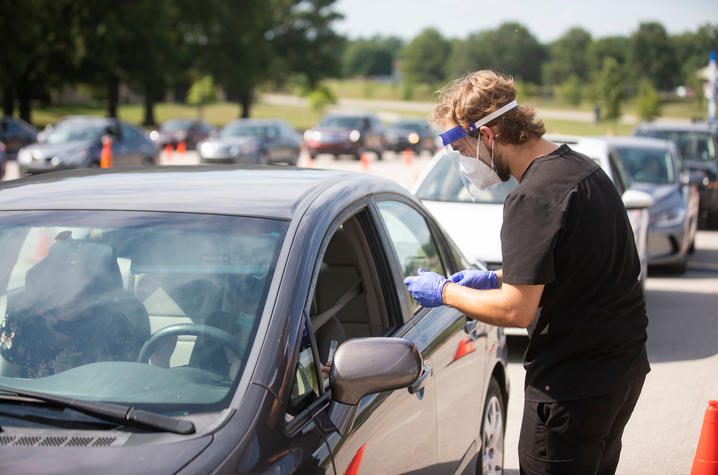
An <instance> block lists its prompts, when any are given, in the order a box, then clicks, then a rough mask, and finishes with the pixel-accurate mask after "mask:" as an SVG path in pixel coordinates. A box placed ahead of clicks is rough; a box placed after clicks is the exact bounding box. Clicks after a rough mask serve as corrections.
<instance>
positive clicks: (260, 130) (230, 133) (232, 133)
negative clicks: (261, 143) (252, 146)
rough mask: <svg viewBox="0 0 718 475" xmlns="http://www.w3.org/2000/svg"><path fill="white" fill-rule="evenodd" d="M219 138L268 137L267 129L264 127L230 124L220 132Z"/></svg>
mask: <svg viewBox="0 0 718 475" xmlns="http://www.w3.org/2000/svg"><path fill="white" fill-rule="evenodd" d="M219 136H220V137H250V138H257V139H262V138H265V137H266V136H267V127H266V126H264V125H246V124H228V125H227V126H225V127H224V128H223V129H222V130H221V131H220V132H219Z"/></svg>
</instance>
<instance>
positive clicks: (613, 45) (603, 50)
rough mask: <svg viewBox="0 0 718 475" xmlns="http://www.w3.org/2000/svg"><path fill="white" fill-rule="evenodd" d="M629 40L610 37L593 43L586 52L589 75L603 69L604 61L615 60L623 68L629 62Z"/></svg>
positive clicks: (621, 37) (622, 37) (620, 37)
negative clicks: (606, 59) (607, 59)
mask: <svg viewBox="0 0 718 475" xmlns="http://www.w3.org/2000/svg"><path fill="white" fill-rule="evenodd" d="M628 45H629V39H628V38H627V37H625V36H608V37H605V38H599V39H597V40H594V41H592V42H591V43H589V45H588V49H587V51H586V65H587V66H588V70H589V75H590V74H598V73H600V72H601V70H602V69H603V60H604V59H605V58H613V59H615V60H616V62H617V63H618V64H619V65H620V66H621V67H623V66H624V65H625V64H626V61H627V57H626V56H627V52H628Z"/></svg>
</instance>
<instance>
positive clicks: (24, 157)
mask: <svg viewBox="0 0 718 475" xmlns="http://www.w3.org/2000/svg"><path fill="white" fill-rule="evenodd" d="M103 139H109V140H111V149H112V166H113V167H126V166H137V165H154V164H155V163H156V161H157V155H158V152H157V147H155V145H154V143H152V141H151V140H150V139H149V137H148V136H147V134H146V133H145V132H144V131H143V130H142V129H139V128H138V127H135V126H133V125H130V124H128V123H127V122H125V121H123V120H119V119H112V118H105V117H93V116H69V117H67V118H65V119H62V120H61V121H59V122H58V123H57V124H54V125H52V126H50V127H48V128H47V129H46V130H45V131H43V132H42V134H41V141H40V143H36V144H32V145H28V146H26V147H23V148H22V149H20V151H19V152H18V156H17V162H18V166H19V168H20V174H21V175H25V174H30V173H43V172H49V171H54V170H67V169H70V168H92V167H99V166H100V158H101V153H102V145H103Z"/></svg>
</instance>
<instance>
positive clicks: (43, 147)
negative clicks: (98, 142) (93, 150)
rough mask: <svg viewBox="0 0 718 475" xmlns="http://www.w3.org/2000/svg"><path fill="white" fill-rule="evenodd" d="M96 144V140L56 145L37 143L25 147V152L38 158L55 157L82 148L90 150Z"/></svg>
mask: <svg viewBox="0 0 718 475" xmlns="http://www.w3.org/2000/svg"><path fill="white" fill-rule="evenodd" d="M94 144H95V141H94V140H75V141H72V142H65V143H56V144H48V143H37V144H32V145H28V146H26V147H23V150H24V151H26V152H29V153H30V154H32V155H33V156H37V157H53V156H55V155H62V154H63V153H65V152H69V151H71V150H77V149H82V148H87V149H89V148H90V147H92V146H93V145H94Z"/></svg>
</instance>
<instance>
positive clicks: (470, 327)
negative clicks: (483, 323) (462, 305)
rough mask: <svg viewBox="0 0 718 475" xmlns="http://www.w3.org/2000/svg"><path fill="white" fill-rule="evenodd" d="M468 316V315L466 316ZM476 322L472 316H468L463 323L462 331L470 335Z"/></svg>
mask: <svg viewBox="0 0 718 475" xmlns="http://www.w3.org/2000/svg"><path fill="white" fill-rule="evenodd" d="M467 318H468V317H467ZM477 324H478V322H477V321H476V320H474V319H473V318H469V319H468V321H467V322H466V323H464V333H466V334H467V335H470V334H471V332H473V331H474V330H475V329H476V325H477Z"/></svg>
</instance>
